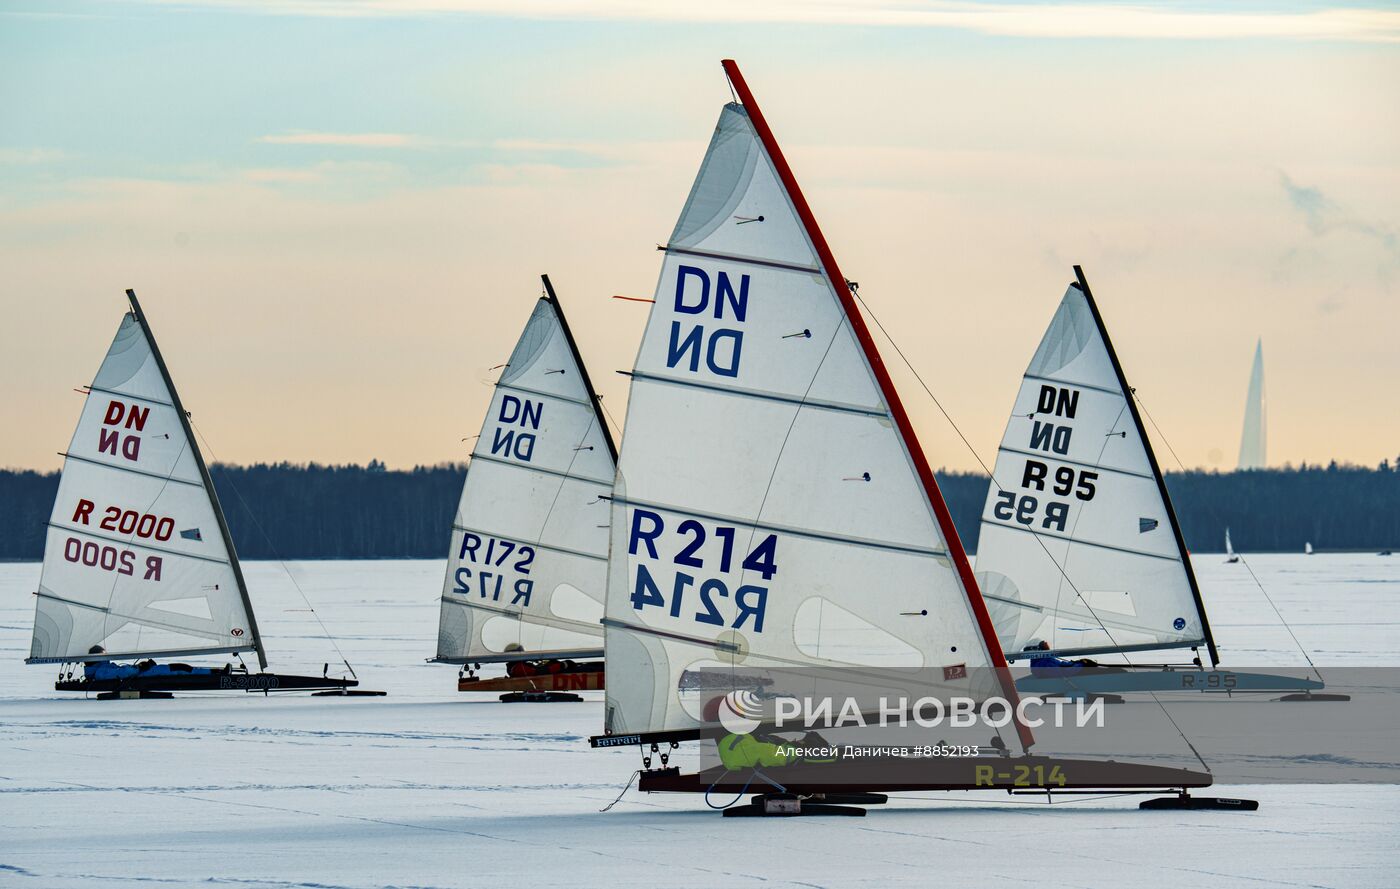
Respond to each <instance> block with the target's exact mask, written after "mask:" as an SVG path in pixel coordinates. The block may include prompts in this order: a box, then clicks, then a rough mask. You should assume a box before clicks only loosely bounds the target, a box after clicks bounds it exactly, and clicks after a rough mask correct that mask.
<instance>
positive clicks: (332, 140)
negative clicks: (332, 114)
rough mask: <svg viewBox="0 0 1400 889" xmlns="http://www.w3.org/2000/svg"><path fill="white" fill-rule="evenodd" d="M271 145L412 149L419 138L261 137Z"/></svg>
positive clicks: (295, 134)
mask: <svg viewBox="0 0 1400 889" xmlns="http://www.w3.org/2000/svg"><path fill="white" fill-rule="evenodd" d="M257 141H259V142H264V143H266V144H269V145H342V146H346V147H351V148H411V147H413V146H415V145H418V144H420V141H419V139H418V137H416V136H410V135H406V134H404V133H309V132H302V131H297V132H292V133H279V134H276V135H268V136H259V137H258V140H257Z"/></svg>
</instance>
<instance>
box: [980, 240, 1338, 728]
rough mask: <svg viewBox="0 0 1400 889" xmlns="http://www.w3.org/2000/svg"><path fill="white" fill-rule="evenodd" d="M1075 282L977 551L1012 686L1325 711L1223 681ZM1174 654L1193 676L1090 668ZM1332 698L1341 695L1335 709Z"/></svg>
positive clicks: (1155, 469)
mask: <svg viewBox="0 0 1400 889" xmlns="http://www.w3.org/2000/svg"><path fill="white" fill-rule="evenodd" d="M1074 273H1075V281H1074V282H1072V283H1071V284H1070V285H1069V288H1068V289H1067V290H1066V292H1065V295H1064V298H1063V299H1062V300H1061V302H1060V305H1059V308H1058V309H1057V310H1056V312H1055V316H1054V318H1053V319H1052V320H1051V322H1050V326H1049V328H1048V329H1047V330H1046V332H1045V336H1044V337H1043V338H1042V340H1041V342H1040V346H1039V348H1037V349H1036V352H1035V355H1034V357H1032V359H1031V362H1030V365H1029V367H1028V368H1027V369H1026V373H1025V376H1024V377H1023V379H1022V383H1021V389H1020V392H1019V393H1018V394H1017V396H1016V403H1015V407H1014V408H1013V410H1012V413H1011V419H1010V420H1009V421H1008V423H1007V427H1006V433H1005V435H1004V436H1003V438H1002V441H1001V446H1000V448H999V449H998V451H997V460H996V468H995V470H994V472H993V474H992V480H991V483H990V486H989V489H988V493H987V501H986V506H985V507H984V510H983V514H982V528H981V535H980V538H979V541H978V547H977V577H978V582H979V583H980V585H981V587H982V594H983V596H984V597H985V599H986V600H987V602H988V603H989V608H990V610H991V612H992V618H993V621H994V623H995V624H996V626H997V631H998V634H999V636H1000V639H1001V643H1002V647H1003V649H1004V650H1005V654H1006V657H1007V659H1008V660H1009V661H1013V662H1014V661H1030V664H1031V669H1032V675H1031V676H1027V677H1024V678H1022V679H1019V680H1018V681H1017V683H1016V685H1017V688H1018V689H1019V690H1021V691H1022V692H1026V693H1034V694H1069V695H1103V696H1113V695H1117V694H1121V693H1125V692H1163V691H1197V692H1221V693H1245V692H1284V693H1286V696H1285V699H1287V700H1306V699H1312V700H1317V699H1320V698H1321V697H1322V696H1318V695H1315V694H1312V692H1314V691H1316V690H1317V689H1320V688H1322V687H1323V684H1322V682H1321V681H1319V680H1313V679H1308V678H1304V677H1293V676H1286V675H1274V674H1267V673H1245V672H1236V671H1233V670H1222V669H1220V667H1219V664H1220V656H1219V652H1218V651H1217V649H1216V644H1215V637H1214V635H1213V634H1212V633H1211V628H1210V621H1209V620H1208V619H1207V617H1206V608H1205V602H1204V601H1203V600H1202V598H1201V590H1200V586H1199V585H1198V584H1197V582H1196V573H1195V571H1194V570H1193V568H1192V565H1191V556H1190V553H1189V552H1188V551H1187V549H1186V544H1185V541H1184V539H1183V538H1182V534H1181V527H1180V525H1179V524H1178V522H1177V518H1176V512H1175V510H1174V509H1173V508H1172V501H1171V496H1170V495H1169V494H1168V493H1167V486H1166V483H1165V482H1164V481H1163V479H1162V471H1161V468H1160V467H1159V465H1158V463H1157V456H1156V454H1155V453H1154V452H1153V450H1152V444H1151V442H1150V440H1149V439H1148V437H1147V432H1146V430H1145V429H1144V427H1143V423H1142V417H1141V416H1140V414H1139V411H1138V407H1137V403H1136V400H1135V399H1134V397H1133V390H1132V388H1131V387H1129V385H1128V382H1127V378H1126V377H1125V376H1124V374H1123V368H1122V365H1121V364H1120V363H1119V361H1118V355H1117V352H1116V351H1115V350H1114V348H1113V341H1112V340H1111V339H1110V338H1109V336H1108V330H1107V328H1106V327H1105V326H1104V323H1103V317H1102V316H1101V315H1100V313H1099V309H1098V305H1097V304H1096V303H1095V302H1094V297H1093V294H1092V293H1091V292H1090V290H1089V284H1088V282H1087V281H1086V280H1085V278H1084V272H1083V270H1082V269H1080V267H1079V266H1075V267H1074ZM1227 546H1228V532H1227ZM1232 554H1233V553H1232ZM1202 647H1204V648H1205V650H1206V654H1207V656H1208V657H1209V659H1210V668H1209V669H1206V668H1205V667H1204V666H1203V664H1202V662H1201V657H1200V649H1201V648H1202ZM1173 649H1175V650H1184V649H1189V650H1190V651H1191V653H1192V657H1191V660H1190V662H1188V663H1182V664H1152V665H1141V664H1138V665H1135V664H1132V663H1130V662H1126V663H1123V664H1121V665H1119V664H1116V663H1115V665H1113V666H1104V665H1100V664H1098V663H1097V662H1095V661H1094V660H1093V659H1092V656H1094V655H1103V654H1112V655H1134V654H1137V653H1140V652H1149V651H1162V650H1173ZM1127 660H1129V661H1130V660H1131V658H1128V659H1127ZM1338 698H1341V699H1345V696H1336V695H1328V696H1326V699H1338Z"/></svg>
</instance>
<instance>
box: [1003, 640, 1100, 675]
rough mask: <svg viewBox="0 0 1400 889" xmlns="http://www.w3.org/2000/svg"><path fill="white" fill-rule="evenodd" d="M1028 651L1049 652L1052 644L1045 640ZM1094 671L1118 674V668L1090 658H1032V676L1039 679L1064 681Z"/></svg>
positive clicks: (1043, 655) (1027, 649) (1027, 648)
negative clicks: (1077, 674) (1089, 670)
mask: <svg viewBox="0 0 1400 889" xmlns="http://www.w3.org/2000/svg"><path fill="white" fill-rule="evenodd" d="M1025 650H1026V651H1047V652H1048V651H1049V650H1050V643H1049V642H1046V641H1045V640H1044V639H1042V640H1040V641H1039V642H1037V643H1035V644H1034V645H1027V646H1026V648H1025ZM1086 668H1087V669H1093V670H1095V671H1096V672H1100V673H1118V672H1121V669H1120V668H1118V667H1105V666H1103V665H1101V664H1100V663H1099V662H1098V661H1095V660H1090V659H1089V658H1086V657H1084V658H1079V659H1078V660H1073V661H1070V660H1065V659H1063V658H1057V657H1055V656H1054V655H1052V654H1041V655H1036V656H1034V657H1032V658H1031V675H1032V676H1035V677H1036V678H1038V679H1063V678H1064V677H1066V676H1073V675H1075V674H1076V673H1081V672H1083V671H1084V670H1085V669H1086Z"/></svg>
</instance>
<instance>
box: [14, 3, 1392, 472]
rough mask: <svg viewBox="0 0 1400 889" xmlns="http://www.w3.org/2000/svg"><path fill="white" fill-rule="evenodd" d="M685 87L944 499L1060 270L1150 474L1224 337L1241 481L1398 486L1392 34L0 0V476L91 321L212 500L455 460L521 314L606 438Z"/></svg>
mask: <svg viewBox="0 0 1400 889" xmlns="http://www.w3.org/2000/svg"><path fill="white" fill-rule="evenodd" d="M522 10H524V12H523V13H522ZM724 57H733V58H736V59H737V60H738V61H739V63H740V65H741V66H742V67H743V70H744V72H745V75H746V77H747V79H748V81H749V83H750V85H751V86H752V88H753V89H754V91H755V93H756V95H757V97H758V99H759V101H760V102H761V103H762V104H763V108H764V111H765V113H766V114H767V116H768V118H769V121H770V123H771V124H772V126H773V127H774V130H775V132H776V134H777V137H778V139H779V141H780V142H781V143H782V144H783V146H784V149H785V151H786V152H787V155H788V158H789V160H790V161H791V163H792V165H793V168H794V171H795V173H796V175H797V177H798V180H799V181H800V182H801V183H802V186H803V189H804V191H805V192H806V195H807V197H808V200H809V201H810V202H811V203H812V205H813V208H814V210H815V212H816V214H817V218H818V221H819V222H820V223H821V225H822V227H823V229H824V231H825V233H826V235H827V239H828V241H830V243H831V245H832V247H833V249H834V251H835V253H836V256H837V258H838V260H839V262H840V263H841V266H842V269H843V271H845V273H846V274H847V275H848V276H850V277H851V278H852V279H854V280H857V281H859V282H860V284H861V294H862V296H863V297H864V298H865V299H866V301H867V302H868V303H869V304H870V306H871V307H872V308H873V309H874V310H875V312H876V313H877V314H878V316H879V319H880V320H881V321H882V322H883V323H884V325H885V326H886V327H887V328H889V329H890V330H891V331H892V332H894V333H895V335H896V336H897V337H898V338H899V345H900V346H901V347H902V348H903V350H904V351H905V353H906V354H908V355H909V356H910V358H911V359H912V361H913V362H914V364H915V366H916V368H917V370H918V372H919V374H920V375H921V376H922V377H923V379H924V380H925V381H926V382H927V383H928V384H929V385H930V387H931V388H932V389H933V391H934V393H935V394H936V395H937V396H938V398H939V399H940V400H941V401H942V404H943V406H944V407H945V408H946V409H947V410H948V412H949V413H950V414H951V416H952V417H953V419H954V420H955V421H956V422H957V423H958V425H959V427H960V428H961V429H962V431H963V433H964V434H965V435H966V436H967V437H968V439H969V440H970V441H971V443H972V445H973V447H974V448H975V449H976V450H977V452H978V453H977V456H979V457H980V458H981V459H982V460H985V461H987V462H988V463H989V464H990V462H991V460H992V457H993V453H994V450H995V448H996V445H997V442H998V441H999V440H1000V438H1001V433H1002V430H1003V428H1004V426H1005V423H1006V416H1007V414H1008V412H1009V411H1010V409H1011V404H1012V401H1013V399H1014V397H1015V394H1016V391H1017V388H1018V386H1019V382H1020V375H1021V373H1022V371H1023V370H1024V368H1025V366H1026V363H1027V362H1028V361H1029V359H1030V356H1031V354H1032V352H1033V351H1034V349H1035V346H1036V343H1037V342H1038V341H1039V339H1040V336H1041V334H1042V332H1043V331H1044V328H1045V325H1046V324H1047V323H1048V322H1049V320H1050V317H1051V315H1052V314H1053V312H1054V309H1055V306H1056V304H1057V303H1058V301H1059V299H1060V296H1061V295H1062V294H1063V292H1064V289H1065V286H1066V284H1067V283H1068V282H1069V281H1070V280H1071V278H1072V272H1071V265H1072V264H1073V263H1076V262H1078V263H1081V264H1082V265H1084V267H1085V271H1086V273H1087V275H1088V277H1089V281H1090V283H1091V284H1092V285H1093V288H1094V292H1095V295H1096V296H1097V297H1098V300H1099V303H1100V306H1101V308H1102V311H1103V313H1104V316H1105V320H1106V322H1107V324H1108V326H1109V330H1110V333H1111V334H1112V335H1113V337H1114V340H1115V343H1116V346H1117V349H1118V352H1119V355H1120V357H1121V358H1122V360H1123V363H1124V366H1125V369H1126V372H1127V375H1128V378H1129V381H1130V382H1131V383H1132V384H1133V385H1134V386H1136V387H1137V389H1138V393H1139V395H1140V396H1141V397H1142V398H1143V400H1144V402H1145V404H1146V406H1147V408H1148V410H1149V411H1150V412H1151V414H1152V416H1153V418H1154V419H1155V420H1156V421H1157V424H1158V425H1159V426H1160V427H1161V428H1162V430H1163V431H1164V432H1165V433H1166V435H1167V438H1168V439H1169V441H1170V443H1171V445H1172V447H1173V449H1174V450H1175V452H1176V453H1177V454H1178V455H1179V456H1180V458H1181V460H1182V461H1183V462H1184V463H1185V464H1186V465H1188V466H1193V467H1195V466H1202V467H1207V468H1219V469H1230V468H1233V466H1234V463H1235V458H1236V455H1237V452H1238V448H1239V439H1240V430H1241V422H1242V418H1243V412H1244V399H1245V391H1246V388H1247V385H1248V377H1249V368H1250V362H1251V360H1252V358H1253V350H1254V343H1255V340H1256V339H1257V338H1258V337H1261V336H1262V337H1263V341H1264V356H1265V365H1266V377H1267V388H1268V396H1269V429H1268V435H1269V459H1270V463H1272V464H1275V465H1280V464H1282V463H1284V462H1286V461H1287V462H1292V463H1295V464H1296V463H1298V462H1299V461H1307V462H1309V463H1313V462H1325V461H1327V460H1329V459H1333V458H1336V459H1339V460H1349V461H1354V462H1358V463H1362V464H1372V465H1373V464H1375V463H1377V462H1378V461H1379V460H1381V459H1382V458H1383V457H1389V458H1391V459H1392V460H1393V459H1394V458H1395V456H1396V455H1397V453H1400V409H1397V407H1396V391H1397V388H1400V386H1397V384H1400V343H1398V341H1400V302H1398V300H1400V12H1397V11H1395V10H1394V8H1393V7H1390V8H1387V7H1383V6H1378V5H1366V4H1349V5H1348V6H1345V7H1334V6H1327V5H1325V4H1320V3H1261V2H1241V3H1230V4H1210V3H1194V4H1177V5H1172V6H1170V7H1167V6H1156V7H1142V6H1131V5H1126V4H1113V3H1093V2H1079V3H1074V4H1058V3H1053V2H1051V3H997V4H973V3H940V2H919V0H879V2H872V0H817V2H808V3H797V2H794V0H748V2H741V0H710V2H705V3H700V4H695V3H687V4H667V3H660V2H647V0H568V2H566V0H546V2H541V3H535V4H529V3H523V2H505V0H500V2H491V0H409V2H402V3H400V2H393V0H272V2H268V3H258V4H255V3H252V2H241V0H222V2H194V0H189V2H168V3H162V2H122V0H117V2H69V0H58V2H40V0H0V309H3V320H0V398H2V399H3V401H2V402H0V403H3V411H4V417H5V422H4V424H3V426H2V427H0V429H2V430H3V431H0V466H7V467H26V468H39V469H54V468H57V467H58V465H59V463H60V458H59V457H58V454H57V452H58V451H61V450H63V449H64V448H65V447H66V446H67V444H68V441H69V438H70V437H71V435H72V429H73V426H74V424H75V423H76V420H77V416H78V412H79V409H80V407H81V396H80V395H78V394H76V393H74V392H73V391H72V390H73V388H74V387H76V386H81V385H83V384H85V383H87V382H89V381H90V380H91V379H92V375H93V373H94V372H95V371H96V368H97V365H98V364H99V363H100V361H101V357H102V355H103V353H104V351H105V349H106V347H107V345H108V343H109V342H110V340H111V337H112V334H113V332H114V331H115V329H116V325H117V323H118V321H119V320H120V317H121V314H122V312H123V310H124V307H125V299H124V297H123V290H124V289H125V288H127V287H133V288H135V289H136V290H137V292H138V294H139V295H140V296H141V298H142V303H143V305H144V307H145V309H146V312H147V314H148V316H149V317H150V320H151V324H152V327H153V328H154V330H155V332H156V334H157V336H158V337H159V339H160V343H161V347H162V350H163V351H164V352H165V354H166V358H167V361H168V363H169V364H170V367H171V370H172V372H173V374H174V376H175V380H176V383H177V385H178V386H179V388H180V391H181V395H182V397H183V399H184V401H185V403H186V406H187V407H188V408H190V410H191V411H193V413H194V416H195V421H196V423H197V425H198V426H199V428H200V429H201V430H202V431H203V433H204V434H205V435H206V436H207V437H208V439H209V442H210V443H211V444H212V455H211V456H213V457H216V458H217V459H220V460H224V461H230V462H238V463H247V462H254V461H278V460H292V461H307V460H316V461H320V462H351V461H353V462H366V461H368V460H370V459H372V458H378V459H381V460H384V461H385V462H387V463H388V464H389V465H390V466H392V467H407V466H412V465H414V464H431V463H437V462H440V461H445V460H462V459H464V458H465V457H466V455H467V454H468V452H469V444H470V443H464V442H463V441H462V439H463V438H464V437H466V436H470V435H473V434H475V432H476V431H477V429H478V427H479V426H480V423H481V415H482V412H483V411H484V410H485V407H486V404H487V401H488V400H489V397H490V388H489V380H490V378H491V375H490V374H489V373H488V368H490V367H492V366H493V365H498V364H500V363H501V362H503V361H505V360H506V357H507V356H508V355H509V353H510V350H511V347H512V345H513V344H514V341H515V339H516V337H517V336H518V334H519V332H520V329H521V327H522V325H523V324H524V322H525V320H526V318H527V317H528V316H529V314H530V311H531V309H532V307H533V303H534V299H535V297H536V296H537V295H538V292H539V286H538V276H539V274H540V272H548V273H549V274H550V276H551V278H552V279H553V281H554V283H555V286H556V288H557V289H558V291H559V294H560V298H561V300H562V301H563V302H564V305H565V308H566V310H567V311H568V312H569V315H570V319H571V321H572V323H573V325H574V327H575V328H576V333H577V336H578V338H579V340H580V345H581V348H582V351H583V354H584V357H585V359H586V360H587V361H588V362H589V364H590V366H591V369H592V372H593V376H594V378H595V380H596V381H597V382H598V383H599V388H600V390H601V391H602V392H603V393H604V396H605V399H604V400H605V403H606V404H607V405H608V407H609V409H610V410H611V412H612V414H613V415H614V416H616V417H617V418H618V419H619V420H621V419H622V417H623V415H624V408H625V404H626V398H627V388H626V379H625V378H624V377H621V376H619V375H617V374H615V373H614V371H615V370H619V369H627V368H630V367H631V364H632V360H633V358H634V356H635V353H636V347H637V340H638V337H639V336H640V333H641V328H642V325H643V323H644V321H645V315H646V308H647V307H646V305H645V304H642V303H636V302H623V301H618V300H614V299H612V298H611V297H612V295H614V294H625V295H629V296H639V297H650V296H651V295H652V291H653V289H654V288H655V284H656V277H657V274H658V271H659V268H660V257H659V255H658V254H657V253H656V251H655V245H656V244H658V243H660V242H663V241H664V240H665V239H666V237H667V236H668V234H669V233H670V231H671V228H672V226H673V224H674V222H675V218H676V216H677V214H678V213H679V211H680V208H681V206H682V204H683V203H684V200H685V196H686V192H687V190H688V188H689V185H690V182H691V179H692V178H693V177H694V175H695V172H696V168H697V166H698V164H699V161H700V158H701V156H702V154H703V151H704V146H705V144H706V142H707V141H708V138H709V135H710V132H711V130H712V129H713V126H714V123H715V120H716V118H717V116H718V114H719V110H720V107H721V105H722V104H723V103H724V102H725V101H728V99H729V90H728V88H727V86H726V84H725V80H724V77H723V74H722V73H721V71H720V67H719V60H720V59H721V58H724ZM882 348H884V349H885V355H886V359H887V361H888V363H889V364H890V365H891V367H892V369H896V370H898V358H897V356H896V355H895V354H894V352H893V350H892V349H888V347H887V344H882ZM896 378H897V381H898V383H899V384H900V388H901V394H902V397H903V399H904V401H905V403H906V406H907V407H908V408H909V409H910V411H911V413H912V414H913V415H914V418H915V421H916V424H917V425H918V427H919V431H920V436H921V439H922V441H923V443H924V447H925V450H926V451H927V453H928V455H929V458H930V460H931V462H932V463H933V464H934V465H935V466H945V467H949V468H956V469H972V468H976V466H977V460H976V458H975V457H974V456H973V454H972V453H970V452H969V451H968V449H967V448H966V447H964V446H963V445H962V443H961V442H960V441H959V440H958V438H957V436H956V434H955V433H954V432H953V430H952V428H951V427H950V426H949V424H948V422H947V421H946V420H944V419H943V417H942V415H941V414H940V413H939V412H938V409H937V408H936V407H935V406H934V404H933V403H932V402H931V400H930V399H929V398H928V396H927V395H926V394H924V392H923V391H922V389H921V388H919V387H918V386H917V384H916V383H915V382H914V381H913V379H912V378H911V377H910V376H909V375H908V374H907V373H899V372H897V373H896ZM1159 450H1160V451H1161V457H1162V461H1163V465H1164V468H1168V469H1170V468H1174V467H1175V465H1176V464H1175V461H1174V460H1173V459H1172V457H1171V455H1170V454H1169V453H1167V452H1166V450H1165V449H1164V448H1161V447H1160V444H1159Z"/></svg>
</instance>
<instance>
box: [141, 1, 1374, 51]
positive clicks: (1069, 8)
mask: <svg viewBox="0 0 1400 889" xmlns="http://www.w3.org/2000/svg"><path fill="white" fill-rule="evenodd" d="M148 2H153V3H162V4H168V5H174V6H179V7H182V8H192V7H199V6H205V7H217V8H226V9H238V10H242V11H247V12H259V13H270V14H278V15H298V16H339V17H345V16H384V17H419V16H435V15H454V14H455V15H486V16H500V17H506V18H532V19H564V20H574V21H580V20H625V21H661V22H726V23H769V24H772V23H783V24H788V23H791V24H818V25H861V26H875V27H882V26H883V27H924V28H949V29H957V30H969V31H978V32H982V33H986V34H996V35H1000V36H1015V37H1052V38H1053V37H1100V38H1147V39H1180V40H1210V39H1238V38H1275V39H1302V40H1342V41H1359V42H1385V43H1395V42H1400V12H1394V11H1390V10H1378V9H1367V8H1339V9H1319V10H1313V11H1281V10H1273V11H1243V12H1242V11H1236V10H1235V9H1233V8H1231V9H1229V11H1206V10H1202V9H1199V8H1197V9H1191V8H1179V7H1178V8H1173V7H1154V6H1148V5H1133V4H1120V3H1089V2H1081V3H987V4H981V3H971V2H956V0H943V2H940V0H816V2H813V0H710V2H707V3H690V4H680V3H665V2H657V0H536V2H532V3H530V4H528V5H525V4H521V3H519V2H518V0H266V2H253V0H148Z"/></svg>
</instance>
